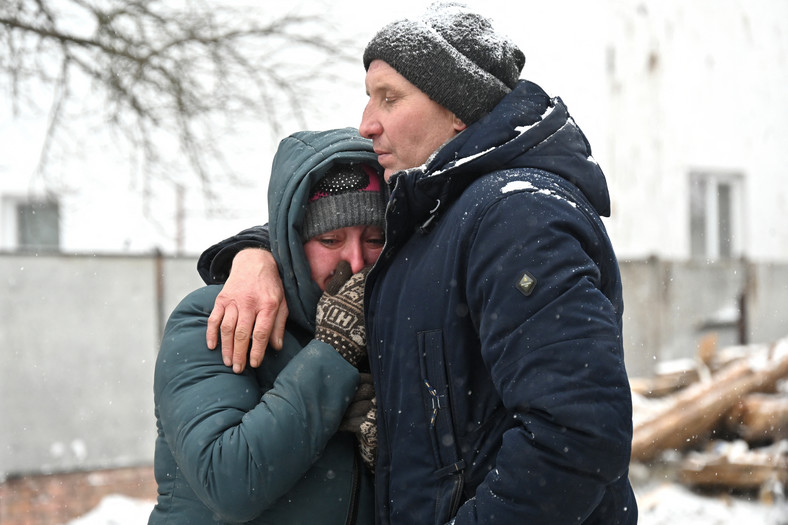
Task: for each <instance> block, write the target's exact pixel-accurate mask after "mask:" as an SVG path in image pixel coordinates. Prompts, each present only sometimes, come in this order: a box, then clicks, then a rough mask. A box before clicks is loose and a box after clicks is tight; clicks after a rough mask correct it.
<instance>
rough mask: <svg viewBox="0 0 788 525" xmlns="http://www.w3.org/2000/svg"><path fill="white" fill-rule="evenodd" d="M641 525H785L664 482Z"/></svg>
mask: <svg viewBox="0 0 788 525" xmlns="http://www.w3.org/2000/svg"><path fill="white" fill-rule="evenodd" d="M638 499H639V502H638V506H639V507H640V520H639V524H640V525H734V524H735V525H741V524H743V523H746V524H748V525H788V504H786V502H785V501H783V502H781V503H777V504H773V505H766V504H763V503H759V502H757V501H747V500H746V499H744V498H734V497H728V496H726V497H706V496H700V495H697V494H695V493H693V492H691V491H689V490H687V489H686V488H684V487H682V486H680V485H676V484H672V483H666V484H664V485H661V486H658V487H656V488H654V489H652V490H650V491H649V492H647V493H645V494H642V495H639V497H638ZM152 507H153V502H152V501H145V500H137V499H131V498H127V497H125V496H119V495H112V496H107V497H106V498H104V499H103V500H102V501H101V503H100V504H99V505H98V506H97V507H96V508H95V509H93V510H92V511H91V512H89V513H88V514H85V515H84V516H82V517H80V518H77V519H75V520H72V521H71V522H69V523H68V525H139V524H144V523H147V521H148V515H149V514H150V511H151V508H152Z"/></svg>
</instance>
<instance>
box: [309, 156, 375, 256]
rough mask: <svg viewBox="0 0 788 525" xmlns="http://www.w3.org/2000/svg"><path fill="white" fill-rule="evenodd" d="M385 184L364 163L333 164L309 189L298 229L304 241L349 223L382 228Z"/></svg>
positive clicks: (346, 225) (344, 226)
mask: <svg viewBox="0 0 788 525" xmlns="http://www.w3.org/2000/svg"><path fill="white" fill-rule="evenodd" d="M386 200H387V193H386V186H385V185H383V184H381V175H380V174H378V173H377V172H376V171H375V170H374V169H373V168H372V167H370V166H367V165H366V164H334V165H333V166H331V167H330V168H329V170H328V172H327V173H326V175H325V176H324V177H323V178H322V179H320V180H319V181H318V182H317V183H315V184H314V185H313V186H312V188H311V189H310V192H309V200H308V202H307V205H306V214H305V215H304V222H303V223H302V224H301V228H300V229H299V232H300V234H301V240H302V241H304V242H306V241H308V240H309V239H311V238H312V237H314V236H316V235H322V234H323V233H326V232H329V231H331V230H338V229H340V228H346V227H348V226H380V227H381V228H382V227H383V224H384V222H385V217H386Z"/></svg>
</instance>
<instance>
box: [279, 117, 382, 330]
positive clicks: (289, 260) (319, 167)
mask: <svg viewBox="0 0 788 525" xmlns="http://www.w3.org/2000/svg"><path fill="white" fill-rule="evenodd" d="M359 162H364V163H366V164H369V165H370V166H374V167H376V168H377V169H378V170H380V167H379V166H378V163H377V155H375V153H374V151H373V150H372V141H370V140H367V139H364V138H362V137H361V136H360V135H359V134H358V130H356V129H355V128H344V129H334V130H329V131H300V132H298V133H294V134H292V135H290V136H289V137H287V138H286V139H284V140H282V142H280V143H279V149H278V150H277V152H276V155H275V156H274V162H273V167H272V169H271V180H270V182H269V184H268V224H269V231H270V235H271V251H272V253H273V255H274V259H276V262H277V264H278V265H279V271H280V274H281V275H282V281H283V283H284V288H285V297H286V299H287V306H288V309H289V310H290V314H289V316H288V320H289V321H292V322H296V323H298V324H299V325H300V326H302V327H304V328H306V329H309V330H310V331H314V328H315V310H316V307H317V301H318V299H320V296H321V294H322V292H321V291H320V288H319V287H318V286H317V283H315V282H314V281H313V280H312V272H311V271H310V268H309V263H308V262H307V260H306V256H305V255H304V246H303V244H302V242H301V237H300V236H299V234H298V226H299V225H300V224H301V222H302V221H303V218H304V212H305V210H306V203H307V199H308V198H309V189H310V188H311V187H312V186H313V185H314V184H315V183H316V182H317V181H318V180H320V179H321V178H322V177H323V176H324V175H325V174H326V171H327V170H328V168H329V167H331V166H332V165H334V164H337V163H348V164H354V163H359ZM381 173H382V170H381Z"/></svg>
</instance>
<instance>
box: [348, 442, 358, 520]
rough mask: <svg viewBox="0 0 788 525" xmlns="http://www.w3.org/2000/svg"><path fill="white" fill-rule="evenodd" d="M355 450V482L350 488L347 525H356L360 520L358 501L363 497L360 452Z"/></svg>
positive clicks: (353, 481)
mask: <svg viewBox="0 0 788 525" xmlns="http://www.w3.org/2000/svg"><path fill="white" fill-rule="evenodd" d="M353 449H354V452H353V480H352V483H351V486H350V505H349V507H348V513H347V520H345V523H346V524H347V525H355V523H356V521H357V520H358V500H359V497H360V495H361V494H360V493H361V482H360V479H359V478H360V477H361V472H360V470H359V469H360V467H361V465H360V463H361V461H360V459H359V457H358V451H357V450H355V447H353Z"/></svg>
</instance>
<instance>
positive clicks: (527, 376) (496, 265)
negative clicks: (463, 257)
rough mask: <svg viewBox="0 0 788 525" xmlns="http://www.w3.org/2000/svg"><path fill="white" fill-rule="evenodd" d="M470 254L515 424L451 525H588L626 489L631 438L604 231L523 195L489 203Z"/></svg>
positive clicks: (475, 291) (546, 198)
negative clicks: (616, 490) (608, 499)
mask: <svg viewBox="0 0 788 525" xmlns="http://www.w3.org/2000/svg"><path fill="white" fill-rule="evenodd" d="M467 248H468V253H469V254H470V255H469V259H468V267H467V280H466V289H467V290H468V300H469V304H470V305H472V308H471V309H472V311H473V313H472V315H473V316H474V321H475V322H476V323H477V326H478V330H479V334H480V340H481V346H482V355H483V359H484V361H485V364H486V365H487V368H488V369H489V371H490V375H491V378H492V381H493V383H494V386H495V388H496V390H497V391H498V394H499V395H500V397H501V399H502V401H503V404H504V406H505V408H506V410H507V412H508V413H509V415H510V416H511V417H512V418H513V421H514V424H513V426H512V428H510V429H509V430H507V431H506V432H505V433H504V435H503V440H502V444H501V446H500V449H499V451H498V454H497V459H496V462H495V464H496V467H495V468H493V469H492V470H491V471H490V472H489V473H488V474H487V475H486V477H485V478H484V480H483V481H482V483H481V485H480V486H478V487H477V489H476V491H475V497H472V498H470V499H469V500H468V501H466V502H465V504H464V505H463V506H461V507H460V509H459V512H458V513H457V515H456V517H455V520H454V522H453V523H456V524H457V525H459V524H467V523H487V522H489V521H490V519H491V516H495V519H496V522H498V521H500V522H501V523H583V522H584V521H585V520H586V518H588V516H589V515H590V514H591V513H592V512H594V510H595V509H596V508H597V507H598V506H600V502H602V500H603V498H604V497H605V493H606V489H607V488H608V487H609V486H610V485H613V484H616V483H620V482H624V481H625V480H622V478H626V475H627V472H628V466H629V458H630V449H631V441H632V406H631V392H630V389H629V383H628V378H627V375H626V371H625V366H624V355H623V346H622V341H621V324H620V323H621V314H622V312H621V310H622V305H621V303H620V280H619V278H618V266H617V263H616V261H615V256H614V255H613V252H612V249H611V248H610V247H609V244H608V242H607V235H606V234H605V233H604V230H603V228H602V226H601V223H599V224H596V223H595V222H594V221H593V220H592V219H591V218H589V217H587V216H586V215H585V214H584V213H583V212H581V211H579V210H578V209H577V207H576V205H575V204H574V203H572V202H568V201H566V200H564V199H562V198H560V197H558V196H556V195H549V194H546V193H545V192H529V191H522V192H513V193H512V194H511V195H507V196H505V197H501V198H499V199H498V200H496V201H495V202H494V203H493V204H492V205H490V206H489V208H488V209H487V210H486V211H485V212H484V215H483V218H482V219H481V221H480V223H479V228H478V230H477V233H476V235H474V236H473V239H472V240H471V241H470V244H469V246H468V247H467ZM600 267H602V268H605V269H606V271H605V272H602V271H600ZM607 271H610V272H612V278H611V277H610V276H608V275H607ZM526 272H528V275H529V277H528V278H533V279H534V280H535V285H534V287H533V289H532V290H531V293H530V294H528V295H527V294H526V292H528V289H527V287H522V289H521V288H518V286H517V284H518V283H519V282H520V280H521V278H522V277H523V275H525V273H526ZM603 290H605V291H607V294H606V293H603ZM608 296H609V297H611V298H612V300H611V299H610V298H609V297H608Z"/></svg>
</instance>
